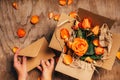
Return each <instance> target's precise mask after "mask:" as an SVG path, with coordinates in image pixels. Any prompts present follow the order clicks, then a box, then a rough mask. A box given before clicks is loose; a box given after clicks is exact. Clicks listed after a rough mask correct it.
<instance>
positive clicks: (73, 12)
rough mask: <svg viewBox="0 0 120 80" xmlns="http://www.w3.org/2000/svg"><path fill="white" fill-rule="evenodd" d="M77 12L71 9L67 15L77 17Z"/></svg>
mask: <svg viewBox="0 0 120 80" xmlns="http://www.w3.org/2000/svg"><path fill="white" fill-rule="evenodd" d="M77 15H78V14H77V12H76V11H72V12H70V14H69V16H70V17H72V18H76V17H77Z"/></svg>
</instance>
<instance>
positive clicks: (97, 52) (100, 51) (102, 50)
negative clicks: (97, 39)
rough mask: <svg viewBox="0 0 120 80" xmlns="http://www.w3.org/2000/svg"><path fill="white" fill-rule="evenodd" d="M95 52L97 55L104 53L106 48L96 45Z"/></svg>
mask: <svg viewBox="0 0 120 80" xmlns="http://www.w3.org/2000/svg"><path fill="white" fill-rule="evenodd" d="M95 54H96V55H102V54H104V48H103V47H95Z"/></svg>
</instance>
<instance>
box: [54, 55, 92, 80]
mask: <svg viewBox="0 0 120 80" xmlns="http://www.w3.org/2000/svg"><path fill="white" fill-rule="evenodd" d="M64 55H65V54H64V53H62V54H61V56H60V59H59V61H58V63H57V66H56V68H55V70H56V71H58V72H61V73H63V74H66V75H69V76H71V77H74V78H76V79H79V80H91V78H92V75H93V73H94V69H93V68H92V66H91V64H88V63H85V62H83V61H79V63H81V65H82V66H83V68H79V67H71V66H69V65H65V64H64V63H63V61H62V60H63V56H64Z"/></svg>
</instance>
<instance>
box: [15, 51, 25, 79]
mask: <svg viewBox="0 0 120 80" xmlns="http://www.w3.org/2000/svg"><path fill="white" fill-rule="evenodd" d="M18 53H19V51H17V52H16V53H15V55H14V68H15V69H16V72H17V74H18V80H26V78H27V68H26V57H22V60H21V62H20V61H19V60H18Z"/></svg>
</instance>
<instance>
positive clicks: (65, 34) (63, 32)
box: [60, 28, 70, 40]
mask: <svg viewBox="0 0 120 80" xmlns="http://www.w3.org/2000/svg"><path fill="white" fill-rule="evenodd" d="M60 36H61V38H62V39H64V40H65V39H67V38H69V37H70V34H69V31H68V30H67V29H66V28H62V29H61V30H60Z"/></svg>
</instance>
